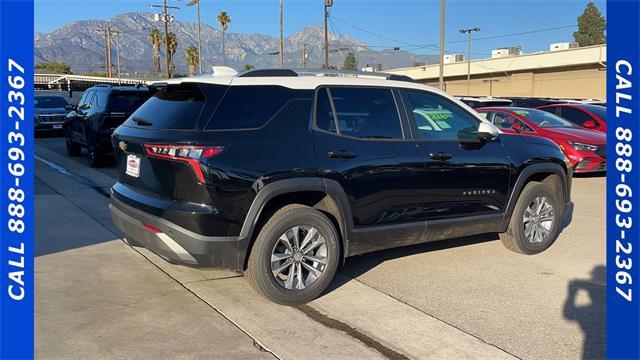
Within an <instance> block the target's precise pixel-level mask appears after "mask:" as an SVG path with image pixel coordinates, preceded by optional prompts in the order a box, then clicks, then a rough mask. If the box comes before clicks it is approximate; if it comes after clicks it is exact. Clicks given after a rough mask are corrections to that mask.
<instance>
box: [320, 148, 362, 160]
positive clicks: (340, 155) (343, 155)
mask: <svg viewBox="0 0 640 360" xmlns="http://www.w3.org/2000/svg"><path fill="white" fill-rule="evenodd" d="M327 156H328V157H330V158H332V159H342V160H348V159H353V158H354V157H356V156H358V154H356V153H354V152H350V151H345V150H338V151H329V152H327Z"/></svg>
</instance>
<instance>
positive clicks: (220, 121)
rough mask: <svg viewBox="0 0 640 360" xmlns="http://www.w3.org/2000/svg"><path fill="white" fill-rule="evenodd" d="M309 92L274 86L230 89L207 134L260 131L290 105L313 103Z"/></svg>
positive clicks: (245, 86) (209, 124)
mask: <svg viewBox="0 0 640 360" xmlns="http://www.w3.org/2000/svg"><path fill="white" fill-rule="evenodd" d="M311 94H312V93H311V92H310V91H304V90H294V89H289V88H286V87H283V86H272V85H242V86H240V85H238V86H231V87H230V88H229V91H228V92H227V94H226V95H225V96H224V98H223V100H222V102H221V103H220V105H219V106H218V108H217V109H216V111H215V113H214V114H213V116H212V117H211V119H210V120H209V123H208V124H207V130H232V129H257V128H260V127H262V126H264V125H265V124H266V123H267V122H269V120H271V119H272V118H273V117H274V116H275V115H276V114H277V113H278V112H279V111H280V109H282V108H283V107H284V106H285V105H286V104H287V103H288V102H290V101H291V100H294V99H310V98H311V97H312V95H311Z"/></svg>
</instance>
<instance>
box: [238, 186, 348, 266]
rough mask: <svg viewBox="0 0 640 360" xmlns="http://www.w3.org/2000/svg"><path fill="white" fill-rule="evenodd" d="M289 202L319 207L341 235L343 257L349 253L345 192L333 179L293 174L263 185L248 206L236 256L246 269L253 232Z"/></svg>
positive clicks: (255, 233) (253, 238)
mask: <svg viewBox="0 0 640 360" xmlns="http://www.w3.org/2000/svg"><path fill="white" fill-rule="evenodd" d="M289 204H301V205H307V206H309V207H313V208H315V209H317V210H320V211H322V212H323V213H324V214H325V215H327V217H329V219H330V220H331V221H332V222H333V223H334V226H335V227H336V230H337V231H338V234H339V237H340V239H339V240H340V241H339V243H340V247H341V248H340V254H341V257H342V260H344V259H345V258H346V257H347V256H348V253H347V252H348V249H349V247H348V239H349V236H348V234H349V232H350V229H351V228H352V226H351V222H352V218H351V210H350V207H349V202H348V200H347V196H346V193H345V191H344V189H343V188H342V186H340V184H339V183H338V182H336V181H334V180H329V179H322V178H311V177H310V178H295V179H286V180H279V181H276V182H273V183H270V184H268V185H266V186H265V187H264V188H262V189H261V190H260V191H259V192H258V194H257V195H256V197H255V199H254V200H253V202H252V203H251V206H250V207H249V211H248V212H247V215H246V217H245V220H244V222H243V225H242V229H241V230H240V235H239V238H240V249H239V256H240V257H241V258H240V259H239V260H240V262H239V263H241V264H243V269H246V266H247V260H248V257H249V254H250V252H251V249H252V247H253V243H254V241H255V238H256V235H257V233H258V231H260V228H261V227H262V225H264V223H265V222H266V221H267V220H268V219H269V218H270V217H271V215H272V214H273V213H274V212H275V211H277V210H278V209H280V208H282V207H283V206H285V205H289Z"/></svg>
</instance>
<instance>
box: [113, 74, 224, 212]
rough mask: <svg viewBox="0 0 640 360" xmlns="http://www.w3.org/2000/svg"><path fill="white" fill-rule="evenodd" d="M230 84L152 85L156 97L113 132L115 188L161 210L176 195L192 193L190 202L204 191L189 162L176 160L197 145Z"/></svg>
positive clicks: (142, 204)
mask: <svg viewBox="0 0 640 360" xmlns="http://www.w3.org/2000/svg"><path fill="white" fill-rule="evenodd" d="M227 85H228V83H226V84H225V83H220V84H195V83H178V84H161V85H157V86H156V87H155V88H152V93H154V94H153V96H152V97H151V98H150V99H149V100H148V101H146V102H145V103H144V104H143V105H142V106H141V107H140V108H138V109H137V110H136V111H135V112H134V113H133V114H132V115H131V116H130V117H129V118H128V119H127V120H126V121H125V122H124V124H122V125H121V126H120V127H118V128H117V129H116V131H115V132H114V135H113V138H112V141H113V146H114V149H115V156H116V161H117V166H118V176H119V184H116V186H115V187H114V190H115V191H116V192H119V193H121V194H122V195H124V196H125V197H126V198H129V199H135V200H136V201H137V202H139V203H140V204H132V205H135V206H138V207H143V208H144V207H147V208H146V209H144V210H145V211H148V212H151V213H156V214H158V215H160V214H159V213H161V212H162V211H163V210H165V209H166V208H167V207H168V206H170V205H171V204H172V203H173V202H174V201H175V200H181V199H183V198H189V196H185V195H184V194H189V193H192V196H191V201H195V200H197V199H198V198H199V197H202V196H204V189H199V188H200V187H201V186H199V185H200V184H199V183H198V179H197V174H195V172H194V171H193V169H191V167H190V164H189V163H188V162H187V161H174V160H175V156H177V155H180V154H181V153H180V150H182V151H187V149H189V148H191V147H196V146H197V144H198V139H199V138H200V134H201V132H202V128H203V127H204V126H205V125H206V122H207V121H208V119H209V117H210V115H211V113H212V112H213V110H214V109H215V107H216V106H217V104H218V103H219V101H220V99H221V98H222V96H223V95H224V93H225V91H226V89H227ZM196 150H197V149H196ZM184 155H186V156H193V152H192V153H191V154H189V153H188V152H187V153H185V154H184ZM185 174H186V175H185ZM121 200H123V199H121Z"/></svg>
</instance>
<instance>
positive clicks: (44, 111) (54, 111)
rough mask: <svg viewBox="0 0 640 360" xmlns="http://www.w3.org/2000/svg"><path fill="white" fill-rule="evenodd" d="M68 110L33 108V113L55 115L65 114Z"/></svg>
mask: <svg viewBox="0 0 640 360" xmlns="http://www.w3.org/2000/svg"><path fill="white" fill-rule="evenodd" d="M68 112H69V111H68V110H67V109H65V108H47V109H42V108H33V113H34V114H36V115H57V114H62V115H66V114H67V113H68Z"/></svg>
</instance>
